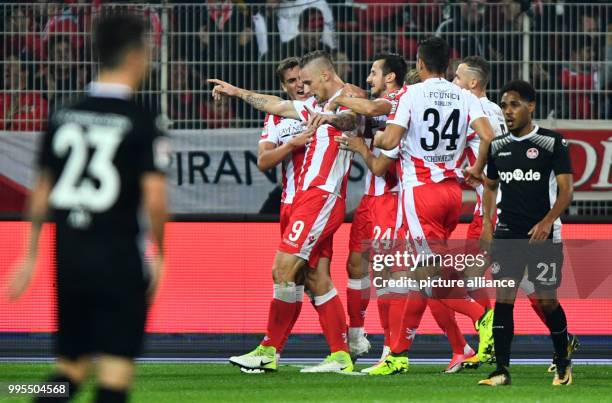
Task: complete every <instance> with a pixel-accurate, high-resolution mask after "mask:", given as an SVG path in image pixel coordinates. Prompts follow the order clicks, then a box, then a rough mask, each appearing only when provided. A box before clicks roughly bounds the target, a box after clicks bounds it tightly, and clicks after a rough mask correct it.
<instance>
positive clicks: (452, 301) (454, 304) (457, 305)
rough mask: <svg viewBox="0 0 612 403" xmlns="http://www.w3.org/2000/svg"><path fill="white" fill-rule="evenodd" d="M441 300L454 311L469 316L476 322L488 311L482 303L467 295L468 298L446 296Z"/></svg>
mask: <svg viewBox="0 0 612 403" xmlns="http://www.w3.org/2000/svg"><path fill="white" fill-rule="evenodd" d="M439 301H440V302H442V303H443V304H444V305H446V306H447V307H449V308H450V309H452V310H453V311H455V312H459V313H462V314H464V315H466V316H469V317H470V319H472V322H474V323H476V321H477V320H478V319H480V318H481V317H482V315H484V313H485V312H486V311H485V309H484V308H483V307H482V305H480V304H479V303H478V302H476V301H474V300H473V299H472V298H470V297H468V296H467V295H466V298H445V299H441V300H439Z"/></svg>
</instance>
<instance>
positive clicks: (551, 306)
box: [537, 298, 559, 313]
mask: <svg viewBox="0 0 612 403" xmlns="http://www.w3.org/2000/svg"><path fill="white" fill-rule="evenodd" d="M537 301H538V302H537V303H538V307H540V309H541V310H542V312H544V313H550V312H552V311H554V310H555V309H557V307H558V306H559V300H557V299H556V298H546V299H540V298H539V299H538V300H537Z"/></svg>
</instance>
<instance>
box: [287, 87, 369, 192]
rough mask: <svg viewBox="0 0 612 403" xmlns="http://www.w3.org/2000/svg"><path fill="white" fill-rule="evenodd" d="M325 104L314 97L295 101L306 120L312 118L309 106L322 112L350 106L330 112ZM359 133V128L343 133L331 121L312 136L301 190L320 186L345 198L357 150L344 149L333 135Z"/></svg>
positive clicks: (302, 176)
mask: <svg viewBox="0 0 612 403" xmlns="http://www.w3.org/2000/svg"><path fill="white" fill-rule="evenodd" d="M340 92H341V91H338V92H336V93H335V94H334V96H332V97H331V98H330V99H329V101H331V100H333V99H334V98H335V97H337V96H338V95H339V94H340ZM329 101H328V102H329ZM326 104H327V103H325V104H321V105H320V104H318V103H317V101H316V99H315V98H314V97H312V98H309V99H307V100H306V101H293V105H294V107H295V110H296V111H297V113H298V114H299V115H300V117H301V119H302V120H303V121H304V122H306V121H308V118H309V117H310V112H309V111H308V109H307V108H306V106H308V107H309V108H310V109H312V110H313V111H315V112H317V113H321V114H339V113H346V112H348V111H349V109H348V108H345V107H343V106H341V107H339V108H338V109H337V110H335V111H331V112H327V111H325V110H324V108H325V105H326ZM357 132H358V130H357V129H355V130H352V131H348V132H342V131H340V130H339V129H336V128H335V127H333V126H332V125H328V124H326V125H322V126H319V128H318V129H317V132H316V133H315V135H314V136H313V140H312V141H311V142H310V143H309V144H308V145H307V146H306V155H305V156H304V165H303V166H302V174H301V176H300V184H299V189H300V190H307V189H309V188H311V187H318V188H321V189H323V190H325V191H327V192H330V193H334V194H337V195H340V196H341V197H345V196H346V186H347V183H348V174H349V171H350V169H351V162H352V160H353V154H354V153H353V152H352V151H347V150H341V149H340V147H339V143H337V142H336V141H334V137H337V136H351V137H354V136H356V135H357Z"/></svg>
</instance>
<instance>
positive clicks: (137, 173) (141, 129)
mask: <svg viewBox="0 0 612 403" xmlns="http://www.w3.org/2000/svg"><path fill="white" fill-rule="evenodd" d="M102 87H104V85H102ZM48 127H49V129H48V131H47V132H46V133H45V134H44V137H43V140H42V148H41V152H40V154H39V161H38V164H39V168H40V169H44V170H48V171H49V172H50V173H51V175H52V178H53V189H52V191H51V194H50V197H49V203H50V207H51V212H52V216H53V221H54V222H55V223H56V232H57V251H58V255H59V254H60V253H63V252H65V251H70V253H76V254H79V253H85V252H80V251H79V250H80V248H81V247H83V248H86V247H87V246H83V245H89V247H90V249H93V246H92V245H100V248H98V249H96V250H97V251H98V253H102V252H103V251H104V250H110V251H112V250H118V249H117V248H119V249H121V248H123V247H125V245H128V246H130V245H131V247H138V245H137V244H138V242H137V238H139V237H138V235H139V234H142V231H143V226H142V225H141V220H140V219H139V218H140V217H139V216H140V212H139V210H140V204H141V203H140V202H141V178H142V176H143V174H145V173H147V172H162V171H161V170H162V169H163V168H164V166H165V164H166V163H167V160H168V158H167V154H165V151H166V149H167V143H166V138H165V136H163V135H162V132H161V131H160V130H159V129H158V128H157V126H156V124H155V121H154V119H153V117H152V116H151V115H149V114H148V113H147V112H145V110H143V109H142V108H140V107H139V106H137V105H136V104H135V103H134V102H133V101H132V100H131V99H130V98H129V96H128V97H118V96H107V95H90V96H87V97H85V98H84V99H82V100H81V101H79V102H77V103H76V104H74V105H72V106H69V107H67V108H65V109H61V110H59V111H57V112H56V113H54V114H53V115H52V117H51V118H50V121H49V125H48ZM106 247H108V248H107V249H105V248H106ZM59 258H60V256H58V262H59ZM91 258H92V259H95V258H96V257H95V256H91Z"/></svg>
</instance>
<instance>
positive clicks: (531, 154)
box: [527, 147, 540, 160]
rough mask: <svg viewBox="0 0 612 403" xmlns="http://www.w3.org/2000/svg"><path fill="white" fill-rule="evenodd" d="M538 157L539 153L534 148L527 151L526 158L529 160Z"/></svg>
mask: <svg viewBox="0 0 612 403" xmlns="http://www.w3.org/2000/svg"><path fill="white" fill-rule="evenodd" d="M538 155H540V152H539V151H538V149H537V148H535V147H532V148H530V149H529V150H527V158H529V159H530V160H534V159H536V158H538Z"/></svg>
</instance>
